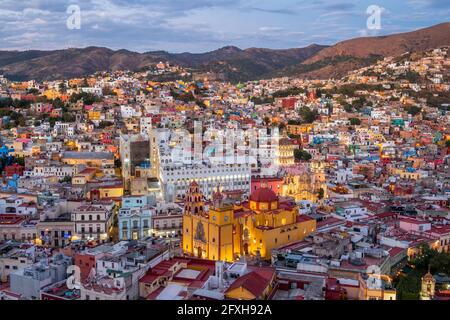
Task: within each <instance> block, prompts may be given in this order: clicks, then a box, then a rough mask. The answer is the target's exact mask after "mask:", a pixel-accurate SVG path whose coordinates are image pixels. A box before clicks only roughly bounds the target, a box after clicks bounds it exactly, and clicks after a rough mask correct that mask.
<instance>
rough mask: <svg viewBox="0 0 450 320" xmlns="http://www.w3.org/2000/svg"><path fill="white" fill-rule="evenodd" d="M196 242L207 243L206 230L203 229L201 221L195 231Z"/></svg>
mask: <svg viewBox="0 0 450 320" xmlns="http://www.w3.org/2000/svg"><path fill="white" fill-rule="evenodd" d="M195 240H199V241H202V242H206V238H205V229H204V228H203V223H201V222H200V221H199V222H198V223H197V227H196V229H195Z"/></svg>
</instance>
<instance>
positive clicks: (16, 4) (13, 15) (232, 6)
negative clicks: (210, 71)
mask: <svg viewBox="0 0 450 320" xmlns="http://www.w3.org/2000/svg"><path fill="white" fill-rule="evenodd" d="M71 4H72V5H73V4H75V5H78V6H79V7H80V10H81V27H80V29H75V30H70V29H68V28H67V26H66V21H67V19H68V17H69V16H70V14H68V13H66V10H67V8H68V6H69V5H71ZM369 5H377V6H379V7H380V8H382V14H381V29H380V30H368V29H367V27H366V20H367V17H368V15H367V13H366V9H367V7H368V6H369ZM449 20H450V1H448V0H404V1H392V0H390V1H386V0H370V1H366V0H363V1H345V0H305V1H296V0H276V1H274V0H270V1H269V0H246V1H244V0H79V1H75V0H71V1H65V0H23V1H18V0H0V22H1V23H0V39H1V40H0V49H1V50H11V49H18V50H27V49H43V50H50V49H61V48H68V47H86V46H105V47H109V48H112V49H123V48H124V49H128V50H133V51H139V52H145V51H152V50H167V51H170V52H183V51H189V52H204V51H209V50H214V49H217V48H220V47H223V46H225V45H234V46H238V47H240V48H249V47H265V48H293V47H304V46H307V45H310V44H312V43H317V44H328V45H329V44H334V43H336V42H338V41H341V40H346V39H349V38H355V37H359V36H363V35H368V36H373V35H384V34H392V33H398V32H404V31H412V30H416V29H419V28H423V27H428V26H431V25H434V24H438V23H442V22H447V21H449Z"/></svg>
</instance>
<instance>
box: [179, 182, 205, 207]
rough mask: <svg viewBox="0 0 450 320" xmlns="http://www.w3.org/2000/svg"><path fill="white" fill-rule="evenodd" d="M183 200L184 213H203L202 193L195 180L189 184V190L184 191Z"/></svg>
mask: <svg viewBox="0 0 450 320" xmlns="http://www.w3.org/2000/svg"><path fill="white" fill-rule="evenodd" d="M184 200H185V202H184V213H185V214H200V215H204V214H205V212H204V210H205V203H204V201H203V194H202V192H201V191H200V186H199V185H198V183H197V182H195V181H193V182H192V183H191V185H190V186H189V190H188V191H187V193H186V197H185V199H184Z"/></svg>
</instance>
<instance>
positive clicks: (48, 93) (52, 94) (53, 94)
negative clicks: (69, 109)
mask: <svg viewBox="0 0 450 320" xmlns="http://www.w3.org/2000/svg"><path fill="white" fill-rule="evenodd" d="M44 96H45V97H46V98H47V99H49V100H54V99H56V98H60V97H61V94H60V93H59V92H58V91H57V90H55V89H48V90H45V91H44Z"/></svg>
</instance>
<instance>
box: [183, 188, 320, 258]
mask: <svg viewBox="0 0 450 320" xmlns="http://www.w3.org/2000/svg"><path fill="white" fill-rule="evenodd" d="M226 200H227V199H224V197H223V195H222V194H221V193H220V192H216V193H215V194H214V195H213V202H212V204H211V205H210V206H209V208H208V209H206V208H205V204H204V202H203V195H202V193H201V191H200V187H199V185H198V184H197V183H196V182H193V183H191V186H190V188H189V190H188V192H187V194H186V201H185V207H184V214H183V249H184V252H185V253H187V254H189V255H194V256H196V257H199V258H204V259H211V260H226V261H232V260H234V259H236V258H237V257H239V256H242V255H255V256H261V257H262V258H263V259H270V256H271V252H272V249H274V248H277V247H279V246H283V245H286V244H288V243H290V242H294V241H299V240H302V239H304V238H305V237H306V236H308V235H309V234H310V233H311V232H313V231H315V229H316V221H315V220H314V219H312V218H309V217H307V216H302V215H299V214H298V208H297V206H296V205H295V204H294V203H293V202H291V201H290V200H284V199H283V200H282V199H280V198H279V197H278V196H277V195H276V194H275V193H274V192H273V191H272V190H271V189H269V188H260V189H257V190H255V191H253V193H252V194H251V196H250V201H249V202H244V203H242V204H233V203H230V202H229V201H226Z"/></svg>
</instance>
